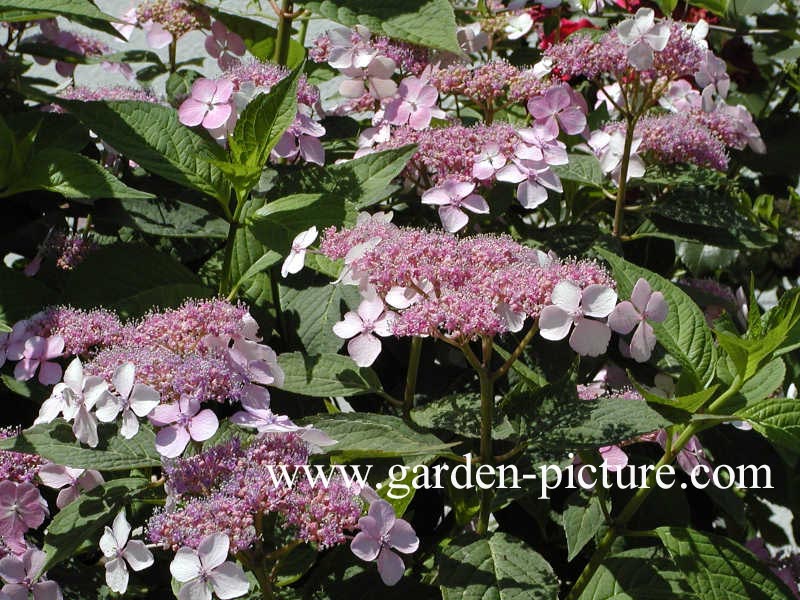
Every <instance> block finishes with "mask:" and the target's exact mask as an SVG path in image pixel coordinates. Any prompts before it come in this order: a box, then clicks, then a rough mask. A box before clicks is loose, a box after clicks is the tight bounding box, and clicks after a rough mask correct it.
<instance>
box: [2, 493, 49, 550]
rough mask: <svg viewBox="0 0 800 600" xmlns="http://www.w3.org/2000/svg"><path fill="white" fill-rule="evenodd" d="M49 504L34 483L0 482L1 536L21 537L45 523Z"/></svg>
mask: <svg viewBox="0 0 800 600" xmlns="http://www.w3.org/2000/svg"><path fill="white" fill-rule="evenodd" d="M46 515H47V503H46V502H45V501H44V498H42V495H41V494H40V493H39V490H38V488H37V487H36V486H35V485H33V484H32V483H27V482H23V483H14V482H13V481H8V480H6V481H0V535H2V536H3V537H19V536H20V535H22V534H24V533H25V532H26V531H28V530H29V529H36V528H37V527H39V525H41V524H42V523H44V518H45V516H46Z"/></svg>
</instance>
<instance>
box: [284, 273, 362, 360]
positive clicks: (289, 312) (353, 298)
mask: <svg viewBox="0 0 800 600" xmlns="http://www.w3.org/2000/svg"><path fill="white" fill-rule="evenodd" d="M284 281H285V283H281V284H280V285H279V287H278V290H279V296H280V299H281V311H282V319H283V320H284V322H286V323H288V324H289V326H288V327H287V328H288V329H289V330H291V332H292V335H296V336H297V339H298V340H299V342H300V343H301V344H302V347H303V349H304V351H305V353H306V354H312V355H313V354H325V353H334V352H336V351H337V350H338V349H339V348H341V347H342V339H341V338H339V337H337V336H336V335H335V334H334V333H333V326H334V324H335V323H337V322H338V321H341V320H342V314H344V312H345V311H346V310H347V308H348V304H349V305H350V306H357V305H358V302H359V300H360V296H359V294H358V291H357V290H356V288H355V287H353V286H344V285H331V283H330V280H329V279H327V278H324V277H319V276H315V277H313V278H312V277H311V276H310V275H309V274H303V275H301V276H300V277H297V276H295V277H291V278H289V279H287V280H284ZM346 300H347V301H346Z"/></svg>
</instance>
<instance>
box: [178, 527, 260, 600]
mask: <svg viewBox="0 0 800 600" xmlns="http://www.w3.org/2000/svg"><path fill="white" fill-rule="evenodd" d="M229 548H230V540H229V539H228V536H227V535H225V534H223V533H214V534H211V535H207V536H205V537H204V538H203V539H202V541H201V542H200V545H199V546H198V547H197V550H195V549H193V548H187V547H183V548H181V549H180V550H178V551H177V552H176V553H175V558H174V559H173V560H172V562H171V563H170V565H169V572H170V573H172V576H173V577H174V578H175V579H176V580H177V581H179V582H180V583H182V584H183V585H182V586H181V589H180V592H178V600H211V591H212V590H213V591H214V593H215V594H216V595H217V596H218V597H219V598H221V599H222V600H227V599H228V598H238V597H239V596H243V595H245V594H246V593H247V591H248V590H249V589H250V583H249V582H248V580H247V576H246V575H245V574H244V571H243V570H242V567H240V566H239V565H237V564H236V563H234V562H231V561H226V560H225V559H226V558H228V550H229Z"/></svg>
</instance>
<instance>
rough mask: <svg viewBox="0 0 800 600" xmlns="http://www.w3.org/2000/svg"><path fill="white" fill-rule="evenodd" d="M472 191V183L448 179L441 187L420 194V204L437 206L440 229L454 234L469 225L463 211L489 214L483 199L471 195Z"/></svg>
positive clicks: (473, 186)
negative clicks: (440, 222)
mask: <svg viewBox="0 0 800 600" xmlns="http://www.w3.org/2000/svg"><path fill="white" fill-rule="evenodd" d="M474 189H475V184H474V183H471V182H468V181H455V180H453V179H448V180H447V181H445V182H444V183H443V184H442V185H440V186H437V187H434V188H431V189H429V190H427V191H426V192H425V193H424V194H422V203H423V204H433V205H435V206H438V207H439V218H440V219H441V220H442V227H444V229H445V231H447V232H449V233H454V232H456V231H458V230H459V229H462V228H463V227H464V226H465V225H466V224H467V223H469V217H468V216H467V213H466V212H464V211H465V210H468V211H470V212H474V213H477V214H487V213H488V212H489V205H488V204H487V203H486V200H484V199H483V196H479V195H478V194H473V193H472V191H473V190H474Z"/></svg>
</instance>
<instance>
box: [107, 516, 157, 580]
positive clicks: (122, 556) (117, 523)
mask: <svg viewBox="0 0 800 600" xmlns="http://www.w3.org/2000/svg"><path fill="white" fill-rule="evenodd" d="M130 534H131V525H130V523H128V520H127V519H126V518H125V510H124V509H123V510H122V511H120V512H119V514H117V516H116V517H115V518H114V523H113V524H112V526H111V527H106V528H105V532H104V533H103V536H102V537H101V538H100V550H101V551H102V553H103V556H105V557H106V583H107V584H108V587H109V588H111V591H112V592H117V593H119V594H124V593H125V591H126V590H127V589H128V565H130V567H131V569H133V570H134V571H141V570H142V569H146V568H147V567H149V566H150V565H152V564H153V554H152V553H151V552H150V550H148V549H147V547H146V546H145V545H144V542H141V541H139V540H128V537H130ZM126 563H127V564H126Z"/></svg>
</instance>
